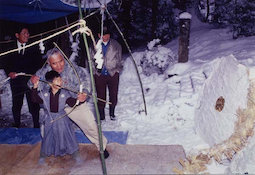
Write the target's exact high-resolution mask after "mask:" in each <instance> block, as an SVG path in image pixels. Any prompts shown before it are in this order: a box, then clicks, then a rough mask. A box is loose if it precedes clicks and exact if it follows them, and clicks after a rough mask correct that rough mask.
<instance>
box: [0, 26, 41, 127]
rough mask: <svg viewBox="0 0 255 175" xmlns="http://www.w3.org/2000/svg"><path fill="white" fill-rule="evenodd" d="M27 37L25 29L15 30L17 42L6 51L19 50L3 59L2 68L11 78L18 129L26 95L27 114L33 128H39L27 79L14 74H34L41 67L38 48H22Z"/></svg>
mask: <svg viewBox="0 0 255 175" xmlns="http://www.w3.org/2000/svg"><path fill="white" fill-rule="evenodd" d="M29 36H30V34H29V31H28V28H27V27H25V26H21V27H19V28H18V29H17V31H16V33H15V37H16V39H17V40H16V41H15V42H14V43H12V44H11V45H10V46H8V50H11V49H16V48H19V50H18V52H13V53H11V54H8V55H7V56H5V57H4V58H3V64H4V65H3V67H4V71H5V73H6V75H7V76H9V77H10V78H11V80H10V86H11V91H12V113H13V118H14V127H20V116H21V108H22V106H23V99H24V95H26V99H27V104H28V108H29V112H30V113H31V115H32V117H33V122H34V128H39V127H40V125H39V110H40V107H39V105H38V104H36V103H33V102H32V101H31V96H30V92H31V90H30V88H29V87H28V85H27V82H28V80H29V77H26V76H17V74H16V73H20V72H23V73H26V74H34V73H35V72H36V71H37V70H38V69H40V67H41V66H42V65H43V60H42V55H41V53H40V51H39V48H38V47H36V46H35V47H30V48H26V49H24V48H23V47H24V46H25V45H26V44H27V42H28V40H29Z"/></svg>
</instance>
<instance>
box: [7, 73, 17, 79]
mask: <svg viewBox="0 0 255 175" xmlns="http://www.w3.org/2000/svg"><path fill="white" fill-rule="evenodd" d="M8 76H9V77H10V78H11V79H14V78H16V77H17V73H16V72H10V73H9V74H8Z"/></svg>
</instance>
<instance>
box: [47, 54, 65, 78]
mask: <svg viewBox="0 0 255 175" xmlns="http://www.w3.org/2000/svg"><path fill="white" fill-rule="evenodd" d="M49 64H50V67H51V68H52V69H53V70H54V71H56V72H58V73H61V72H63V70H64V68H65V61H64V58H63V56H62V55H60V54H59V53H55V54H53V55H52V56H51V57H50V58H49Z"/></svg>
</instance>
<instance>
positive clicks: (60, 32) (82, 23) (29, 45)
mask: <svg viewBox="0 0 255 175" xmlns="http://www.w3.org/2000/svg"><path fill="white" fill-rule="evenodd" d="M76 26H80V27H81V28H83V27H84V28H86V29H88V27H86V22H85V20H83V19H81V20H79V22H78V23H76V24H74V25H72V26H70V27H68V28H66V29H63V30H61V31H59V32H57V33H54V34H52V35H50V36H48V37H46V38H43V39H41V40H38V41H35V42H33V43H31V44H28V45H26V46H24V47H22V49H26V48H29V47H32V46H34V45H36V44H39V43H40V42H43V41H46V40H48V39H51V38H53V37H55V36H57V35H60V34H62V33H64V32H66V31H68V30H70V29H72V28H74V27H76ZM78 30H79V32H81V33H83V32H85V31H87V30H83V29H78ZM75 33H77V32H75ZM85 33H86V32H85ZM86 34H87V33H86ZM18 50H19V48H17V49H13V50H9V51H6V52H3V53H0V57H1V56H4V55H7V54H9V53H12V52H17V51H18Z"/></svg>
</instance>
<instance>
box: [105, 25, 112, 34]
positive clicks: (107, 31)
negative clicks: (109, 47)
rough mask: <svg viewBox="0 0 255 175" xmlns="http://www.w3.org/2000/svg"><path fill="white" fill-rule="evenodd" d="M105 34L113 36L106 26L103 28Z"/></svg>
mask: <svg viewBox="0 0 255 175" xmlns="http://www.w3.org/2000/svg"><path fill="white" fill-rule="evenodd" d="M103 34H104V35H105V34H111V32H110V30H109V29H108V27H107V26H104V27H103Z"/></svg>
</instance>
